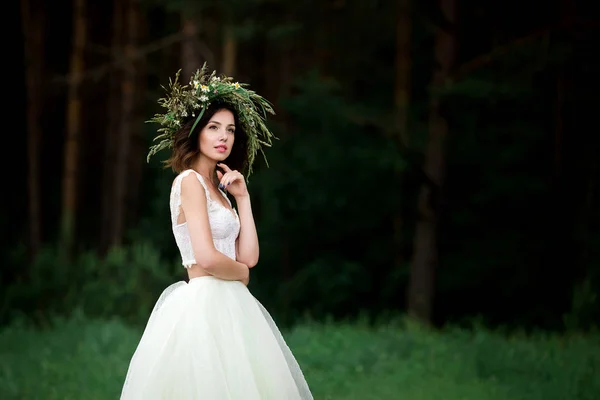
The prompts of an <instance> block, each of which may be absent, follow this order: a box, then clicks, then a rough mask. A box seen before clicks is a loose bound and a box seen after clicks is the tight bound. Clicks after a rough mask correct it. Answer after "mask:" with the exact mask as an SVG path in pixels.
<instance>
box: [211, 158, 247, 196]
mask: <svg viewBox="0 0 600 400" xmlns="http://www.w3.org/2000/svg"><path fill="white" fill-rule="evenodd" d="M217 165H218V166H219V167H221V168H223V170H224V171H225V173H224V174H223V173H221V171H219V170H217V178H219V182H220V183H219V188H221V189H222V190H226V191H228V192H229V193H231V195H232V196H233V197H235V198H239V197H244V196H248V188H247V187H246V180H245V179H244V176H243V175H242V174H241V173H239V172H238V171H236V170H233V171H232V170H231V168H229V167H228V166H227V165H225V164H223V163H218V164H217Z"/></svg>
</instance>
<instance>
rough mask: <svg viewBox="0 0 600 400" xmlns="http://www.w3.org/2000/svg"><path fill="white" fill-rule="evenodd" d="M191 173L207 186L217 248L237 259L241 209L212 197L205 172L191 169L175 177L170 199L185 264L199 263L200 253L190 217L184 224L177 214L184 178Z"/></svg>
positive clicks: (209, 210) (174, 224)
mask: <svg viewBox="0 0 600 400" xmlns="http://www.w3.org/2000/svg"><path fill="white" fill-rule="evenodd" d="M190 173H193V174H194V175H196V177H197V178H198V180H199V181H200V183H201V184H202V186H203V187H204V191H205V193H206V206H207V208H208V221H209V224H210V231H211V233H212V237H213V243H214V244H215V248H216V249H217V250H218V251H220V252H221V253H223V254H225V255H226V256H227V257H230V258H232V259H234V260H235V240H236V239H237V237H238V234H239V232H240V219H239V217H238V215H237V212H236V211H235V210H234V211H233V213H232V212H231V211H230V210H229V209H227V208H226V207H224V206H223V204H221V203H219V202H218V201H217V200H213V199H212V198H211V197H210V192H209V191H208V188H207V186H206V183H205V182H204V179H203V178H202V175H200V174H198V173H197V172H196V171H194V170H192V169H188V170H185V171H183V172H182V173H181V174H179V175H178V176H177V177H176V178H175V182H174V183H173V187H172V188H171V196H170V201H169V202H170V207H171V226H172V227H173V235H174V236H175V242H176V243H177V247H178V248H179V252H180V253H181V262H182V264H183V266H184V267H186V268H189V267H190V266H191V265H193V264H196V257H195V256H194V250H193V249H192V241H191V238H190V232H189V230H188V226H187V221H186V222H184V223H182V224H178V223H177V218H178V217H179V212H180V211H181V207H180V206H181V181H182V180H183V178H184V177H186V176H188V175H189V174H190ZM221 194H222V195H223V197H225V199H226V200H227V202H228V203H229V205H231V202H230V201H229V199H228V198H227V195H225V193H223V192H221Z"/></svg>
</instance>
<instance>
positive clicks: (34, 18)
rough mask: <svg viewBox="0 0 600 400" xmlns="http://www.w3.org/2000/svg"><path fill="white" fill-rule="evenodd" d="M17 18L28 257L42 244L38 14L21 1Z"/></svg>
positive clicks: (40, 66) (31, 256) (39, 23)
mask: <svg viewBox="0 0 600 400" xmlns="http://www.w3.org/2000/svg"><path fill="white" fill-rule="evenodd" d="M21 18H22V26H23V35H24V37H25V41H24V44H25V80H26V82H25V84H26V87H27V164H28V170H27V172H28V174H27V187H28V224H29V229H28V234H29V235H28V246H27V247H28V258H29V261H33V259H34V258H35V257H36V255H37V254H38V251H39V249H40V246H41V241H42V237H41V236H42V233H41V231H42V227H41V225H42V221H41V218H42V217H41V211H40V210H41V207H40V205H41V193H40V176H39V173H40V171H39V159H40V144H41V140H42V128H41V126H40V118H41V108H42V91H41V89H42V86H41V83H42V70H43V67H42V59H43V56H42V52H43V43H42V29H43V27H42V22H43V19H42V13H41V11H40V10H39V7H35V6H34V7H32V6H31V1H30V0H21Z"/></svg>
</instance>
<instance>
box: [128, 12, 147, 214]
mask: <svg viewBox="0 0 600 400" xmlns="http://www.w3.org/2000/svg"><path fill="white" fill-rule="evenodd" d="M138 15H139V20H138V24H137V26H138V37H137V39H136V40H137V43H138V44H141V43H143V42H144V41H145V40H146V39H147V32H148V26H147V20H146V18H145V17H144V14H143V13H139V14H138ZM145 66H146V63H145V62H144V59H138V60H137V61H136V64H135V70H136V79H137V81H136V84H135V93H134V96H135V107H134V110H133V114H134V118H133V121H134V124H133V126H132V132H131V151H130V156H129V171H130V173H129V185H128V186H129V191H128V193H127V219H126V224H127V225H129V224H130V223H135V221H138V217H139V215H140V214H139V210H140V207H139V204H140V193H141V191H142V177H143V171H144V166H145V165H146V163H145V160H146V158H145V151H146V142H145V140H144V131H143V129H142V128H143V123H142V121H143V120H144V113H145V111H146V109H145V98H146V68H145Z"/></svg>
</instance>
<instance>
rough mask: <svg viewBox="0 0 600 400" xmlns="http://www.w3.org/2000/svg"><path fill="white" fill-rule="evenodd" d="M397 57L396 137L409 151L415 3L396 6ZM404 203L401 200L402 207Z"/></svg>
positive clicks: (399, 240) (401, 258) (399, 252)
mask: <svg viewBox="0 0 600 400" xmlns="http://www.w3.org/2000/svg"><path fill="white" fill-rule="evenodd" d="M396 7H397V9H396V57H395V84H394V105H395V113H396V126H395V131H396V137H395V138H394V140H395V141H396V142H397V143H398V144H397V146H399V147H401V148H404V149H407V148H408V147H409V146H410V139H409V133H408V132H409V127H408V116H409V108H410V107H409V105H410V90H411V85H410V82H411V71H412V68H411V64H412V54H411V49H412V46H411V39H412V34H411V33H412V15H411V0H400V1H398V2H397V3H396ZM394 181H395V182H396V184H397V185H399V184H401V181H402V174H401V171H395V177H394ZM401 201H402V199H401V198H398V203H400V202H401ZM402 210H403V207H401V206H400V204H399V205H398V207H396V208H395V212H394V216H393V218H392V221H393V224H394V227H393V232H394V252H395V259H394V266H395V267H396V268H403V267H404V263H405V261H406V260H405V252H404V249H405V246H406V245H405V238H404V221H403V215H402Z"/></svg>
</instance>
